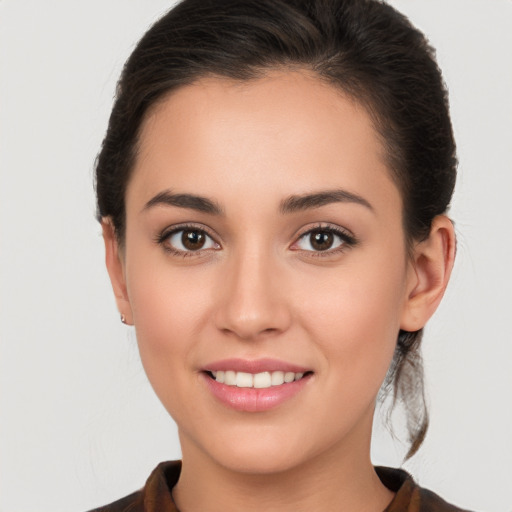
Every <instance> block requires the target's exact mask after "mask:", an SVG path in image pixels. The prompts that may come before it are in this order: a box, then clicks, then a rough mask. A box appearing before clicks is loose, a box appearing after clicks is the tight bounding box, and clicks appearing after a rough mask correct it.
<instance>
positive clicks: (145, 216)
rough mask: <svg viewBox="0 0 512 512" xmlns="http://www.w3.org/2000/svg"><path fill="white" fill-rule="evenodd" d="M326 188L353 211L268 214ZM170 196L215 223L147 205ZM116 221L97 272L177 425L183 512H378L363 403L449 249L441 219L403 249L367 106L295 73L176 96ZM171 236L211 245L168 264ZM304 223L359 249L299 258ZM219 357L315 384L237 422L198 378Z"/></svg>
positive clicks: (220, 83)
mask: <svg viewBox="0 0 512 512" xmlns="http://www.w3.org/2000/svg"><path fill="white" fill-rule="evenodd" d="M327 190H343V191H345V192H348V193H350V194H353V195H356V196H357V197H359V198H362V199H363V200H364V201H363V202H366V203H368V204H361V201H359V202H357V201H353V200H343V201H330V202H328V204H323V205H321V206H316V207H309V208H305V209H300V210H297V211H289V212H286V213H283V212H282V204H283V202H284V201H286V200H287V199H288V198H290V196H303V195H305V194H311V193H318V192H323V191H327ZM169 191H171V192H172V193H174V194H194V195H198V196H204V197H206V198H208V199H210V200H211V201H213V202H214V203H215V205H217V206H218V207H219V208H220V209H221V210H222V214H220V215H217V214H212V213H208V212H204V211H198V210H196V209H193V208H189V207H182V206H175V205H170V204H161V203H158V204H154V205H153V206H150V207H147V206H146V205H147V203H148V202H149V201H150V200H151V199H152V198H154V197H155V196H158V194H161V193H162V192H169ZM126 221H127V222H126V239H125V241H124V244H123V247H122V248H120V247H119V245H118V242H117V240H116V238H115V236H114V234H113V229H112V226H111V223H110V221H109V219H104V221H103V230H104V238H105V244H106V260H107V267H108V270H109V274H110V277H111V280H112V284H113V288H114V293H115V295H116V298H117V303H118V307H119V310H120V312H121V313H122V314H123V315H124V316H125V317H126V320H127V322H128V323H129V324H133V325H134V326H135V329H136V333H137V340H138V344H139V350H140V354H141V358H142V362H143V365H144V367H145V370H146V372H147V375H148V378H149V380H150V382H151V384H152V386H153V388H154V389H155V392H156V393H157V395H158V396H159V398H160V400H161V401H162V403H163V404H164V406H165V407H166V409H167V410H168V411H169V413H170V414H171V416H172V417H173V418H174V419H175V421H176V423H177V425H178V430H179V435H180V441H181V445H182V451H183V471H182V475H181V477H180V480H179V482H178V484H177V486H176V487H175V488H174V490H173V496H174V499H175V501H176V503H177V505H178V507H179V508H180V510H181V511H182V512H188V511H198V510H201V511H216V510H219V511H222V512H226V511H231V510H233V511H235V510H267V511H272V510H279V511H281V512H282V511H283V510H284V511H286V510H294V511H297V510H351V511H353V510H360V511H366V510H367V511H382V510H383V509H384V508H385V507H386V506H387V504H388V503H389V502H390V501H391V499H392V497H393V494H392V493H391V492H390V491H389V490H388V489H387V488H385V487H384V486H383V485H382V483H381V482H380V480H379V479H378V477H377V475H376V474H375V472H374V469H373V466H372V464H371V461H370V456H369V453H370V437H371V426H372V418H373V413H374V406H375V400H376V396H377V393H378V391H379V388H380V386H381V383H382V381H383V379H384V377H385V375H386V372H387V369H388V367H389V365H390V362H391V360H392V357H393V352H394V348H395V343H396V338H397V334H398V331H399V329H400V328H402V329H406V330H411V331H412V330H417V329H419V328H421V327H423V326H424V324H425V322H426V321H427V320H428V318H429V317H430V316H431V315H432V313H433V312H434V310H435V309H436V307H437V305H438V303H439V301H440V300H441V297H442V295H443V292H444V289H445V287H446V284H447V281H448V278H449V274H450V271H451V267H452V264H453V256H454V246H455V244H454V234H453V228H452V224H451V222H450V221H449V220H448V219H447V218H446V217H444V216H440V217H437V218H436V219H435V220H434V223H433V226H432V232H431V235H430V237H429V238H428V239H427V240H426V241H423V242H421V243H416V244H414V247H413V250H412V256H410V255H409V254H408V252H407V250H406V246H405V235H404V232H403V227H402V225H403V224H402V200H401V197H400V193H399V191H398V189H397V187H396V186H395V184H394V182H393V180H392V179H391V176H390V171H389V169H388V167H387V163H386V158H385V154H384V150H383V147H382V145H381V142H380V140H379V137H378V135H377V133H376V131H375V130H374V127H373V125H372V123H371V120H370V118H369V116H368V114H367V113H366V111H365V110H364V109H363V108H362V107H361V106H360V105H358V104H357V103H356V102H354V101H353V100H351V99H350V98H348V97H347V96H345V95H344V94H342V93H341V92H340V91H338V90H337V89H335V88H333V87H332V86H329V85H326V84H324V83H322V82H321V81H320V80H318V79H317V78H315V77H314V76H312V75H311V74H309V73H307V72H298V71H295V72H291V71H275V72H272V73H268V74H267V75H266V76H265V77H263V78H260V79H258V80H254V81H250V82H246V83H235V82H232V81H229V80H225V79H220V78H208V79H203V80H200V81H198V82H197V83H195V84H193V85H190V86H187V87H184V88H182V89H180V90H178V91H176V92H174V93H173V94H171V95H169V96H168V97H166V98H165V99H164V100H163V101H161V102H160V103H159V104H158V105H156V106H154V107H153V109H152V110H151V112H150V113H149V114H148V116H147V118H146V119H145V122H144V125H143V130H142V132H141V137H140V147H139V154H138V157H137V161H136V165H135V168H134V172H133V175H132V178H131V180H130V182H129V184H128V188H127V193H126ZM183 223H186V224H187V225H190V224H192V225H193V227H194V228H195V229H200V230H204V232H205V233H207V234H208V237H209V238H207V239H206V240H207V243H206V245H205V246H204V248H203V249H201V250H198V251H189V252H186V253H183V252H182V253H179V254H176V253H172V252H170V251H169V248H171V249H172V248H174V249H175V250H176V248H179V247H180V246H179V240H180V235H181V233H180V234H179V235H177V236H175V237H173V238H170V237H167V238H165V237H162V233H164V234H166V233H167V232H168V231H169V229H172V227H173V226H180V225H182V224H183ZM319 227H320V228H321V229H326V228H329V227H334V228H336V229H340V230H342V231H343V232H348V233H350V237H352V238H353V239H355V240H356V242H355V243H349V242H347V241H346V240H343V239H342V238H339V237H338V236H337V235H336V236H334V238H333V240H334V244H333V248H332V249H328V250H325V251H319V250H314V247H313V246H312V245H311V244H310V237H309V235H307V234H306V233H307V232H308V231H309V230H311V229H314V228H316V229H318V228H319ZM162 238H164V240H162ZM158 239H159V240H160V241H157V240H158ZM233 357H237V358H242V359H249V360H253V359H259V358H262V357H272V358H277V359H280V360H283V361H287V362H290V363H294V364H297V365H300V366H304V367H307V368H308V369H310V370H311V371H312V372H313V374H312V375H311V376H310V378H309V380H308V382H307V383H306V385H305V386H304V387H303V389H302V390H301V391H300V392H299V393H298V394H297V395H295V396H294V397H292V398H291V399H290V400H288V401H286V402H285V403H283V404H281V405H280V406H279V407H277V408H274V409H271V410H269V411H265V412H257V413H251V412H243V411H235V410H233V409H231V408H229V407H227V406H225V405H224V404H222V403H220V402H219V401H218V400H217V399H216V398H215V397H213V395H212V394H211V393H210V392H209V391H208V389H207V387H206V386H205V381H204V378H205V375H204V373H203V372H202V370H203V369H204V367H205V365H208V363H211V362H213V361H218V360H220V359H225V358H233Z"/></svg>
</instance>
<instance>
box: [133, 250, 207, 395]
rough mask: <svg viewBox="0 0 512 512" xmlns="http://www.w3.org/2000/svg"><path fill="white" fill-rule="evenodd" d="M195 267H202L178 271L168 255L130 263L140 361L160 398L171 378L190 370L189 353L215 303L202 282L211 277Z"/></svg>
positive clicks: (134, 318)
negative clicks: (194, 272) (211, 305)
mask: <svg viewBox="0 0 512 512" xmlns="http://www.w3.org/2000/svg"><path fill="white" fill-rule="evenodd" d="M134 260H135V261H137V260H136V259H135V258H134ZM191 270H192V272H193V271H194V270H197V268H196V269H186V270H185V271H183V270H181V271H180V270H176V269H173V268H171V267H170V265H168V264H166V262H165V257H164V258H161V257H160V258H155V259H154V261H151V264H144V265H137V264H133V265H132V266H131V268H130V267H129V266H128V267H127V271H128V275H129V276H130V280H129V282H128V294H129V297H130V304H131V308H132V313H133V320H134V324H135V326H136V333H137V342H138V346H139V352H140V356H141V360H142V363H143V365H144V368H145V370H146V373H147V375H148V378H149V380H150V382H151V384H152V385H153V387H154V388H155V391H156V392H157V394H158V395H159V396H160V398H161V399H164V397H163V396H162V394H166V393H167V391H166V390H168V389H169V386H168V382H169V378H170V376H173V377H172V378H173V379H179V378H180V375H181V373H180V372H179V371H177V370H181V369H183V368H184V367H186V368H190V366H191V357H190V354H192V352H193V349H194V346H195V343H196V340H197V339H199V336H198V333H199V331H200V330H201V329H202V325H203V323H204V319H205V317H207V315H206V314H205V310H207V309H208V307H209V304H210V302H211V299H210V296H211V294H210V290H208V289H207V288H206V287H205V286H200V284H201V283H204V282H207V280H205V279H202V278H201V276H195V277H192V276H191V275H190V271H191ZM163 401H164V403H165V402H166V400H165V399H164V400H163ZM167 401H168V400H167Z"/></svg>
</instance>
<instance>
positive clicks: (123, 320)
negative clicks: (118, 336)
mask: <svg viewBox="0 0 512 512" xmlns="http://www.w3.org/2000/svg"><path fill="white" fill-rule="evenodd" d="M121 322H123V324H125V325H126V317H125V316H124V315H123V314H121Z"/></svg>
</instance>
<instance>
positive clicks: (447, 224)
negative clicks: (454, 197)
mask: <svg viewBox="0 0 512 512" xmlns="http://www.w3.org/2000/svg"><path fill="white" fill-rule="evenodd" d="M455 245H456V244H455V231H454V228H453V223H452V221H451V220H450V219H449V218H448V217H447V216H446V215H439V216H437V217H436V218H435V219H434V220H433V222H432V227H431V230H430V235H429V237H428V238H427V239H426V240H423V241H421V242H418V244H417V245H416V246H415V248H414V253H413V256H412V260H411V263H410V265H411V269H410V278H409V279H408V284H407V286H408V289H407V296H406V299H405V300H406V302H405V307H404V310H403V314H402V320H401V325H400V328H401V329H402V330H404V331H410V332H413V331H417V330H419V329H421V328H423V327H424V326H425V324H426V323H427V321H428V319H429V318H430V317H431V316H432V315H433V314H434V312H435V310H436V309H437V307H438V305H439V303H440V302H441V299H442V297H443V295H444V292H445V290H446V287H447V285H448V281H449V279H450V275H451V271H452V268H453V262H454V259H455Z"/></svg>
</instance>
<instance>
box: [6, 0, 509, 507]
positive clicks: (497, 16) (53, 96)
mask: <svg viewBox="0 0 512 512" xmlns="http://www.w3.org/2000/svg"><path fill="white" fill-rule="evenodd" d="M392 3H393V4H394V5H396V6H397V7H398V8H400V9H401V10H402V11H403V12H405V13H406V14H408V15H409V16H410V18H411V19H412V21H413V22H414V23H415V24H417V26H419V27H420V28H421V29H422V30H424V31H425V32H426V34H427V35H428V36H429V38H430V39H431V41H432V43H433V45H434V46H435V47H436V48H437V49H438V58H439V62H440V64H441V67H442V68H443V69H444V72H445V79H446V82H447V84H448V87H449V90H450V95H451V103H452V115H453V123H454V128H455V133H456V138H457V141H458V146H459V156H460V168H459V169H460V171H459V172H460V175H459V181H458V185H457V189H456V194H455V199H454V202H453V209H452V216H453V218H454V219H455V220H456V225H457V232H458V237H459V249H458V255H457V262H456V269H455V272H454V275H453V279H452V283H451V285H450V287H449V290H448V292H447V296H446V298H445V301H444V303H443V305H442V307H441V309H440V311H439V312H438V313H437V314H436V316H435V318H434V320H433V321H432V323H431V325H430V326H429V328H428V330H427V336H426V339H425V344H424V353H425V359H426V367H427V381H428V395H429V401H430V404H431V419H432V424H431V429H430V432H429V434H428V437H427V441H426V443H425V445H424V447H423V448H422V450H421V451H420V453H419V454H418V455H417V456H416V457H415V458H414V459H413V460H412V461H411V462H410V463H408V464H406V467H407V468H408V469H409V470H410V471H411V472H412V473H413V474H414V476H415V477H416V478H417V479H418V480H419V482H420V483H421V484H422V485H425V486H427V487H430V488H432V489H433V490H435V491H436V492H438V493H440V494H441V495H443V496H444V497H445V499H447V500H449V501H453V502H454V503H456V504H458V505H460V506H464V507H468V508H472V509H476V510H487V511H511V510H512V497H511V495H510V489H511V486H512V403H511V402H512V399H511V396H512V327H511V325H512V322H511V317H512V264H511V263H512V213H511V198H512V178H511V175H512V170H511V168H512V149H511V148H512V65H511V63H512V2H511V1H509V0H400V1H399V0H395V1H393V2H392ZM170 4H171V2H169V1H164V0H108V1H105V0H89V1H87V2H77V1H69V0H44V1H43V0H0V170H1V178H0V215H1V217H0V218H1V232H0V244H1V253H0V257H1V261H0V278H1V281H0V286H1V288H0V300H1V303H0V335H1V346H0V379H1V380H0V385H1V388H0V393H1V395H0V397H1V402H0V407H1V409H0V429H1V431H0V434H1V435H0V511H1V512H8V511H9V512H29V511H30V512H35V511H37V512H44V511H48V512H50V511H51V512H59V511H72V510H76V511H79V510H86V509H88V508H90V507H93V506H95V505H100V504H104V503H106V502H109V501H112V500H114V499H116V498H118V497H121V496H122V495H124V494H127V493H129V492H132V491H134V490H135V489H137V488H139V487H140V486H141V485H142V484H143V483H144V481H145V479H146V477H147V476H148V474H149V472H150V471H151V469H152V468H153V467H154V466H155V465H156V463H157V462H159V461H161V460H165V459H169V458H177V457H179V447H178V442H177V438H176V429H175V426H174V424H173V423H172V421H171V420H170V419H169V418H168V417H167V414H166V413H165V412H164V410H163V408H162V406H161V405H160V404H159V403H158V402H157V399H156V398H155V397H154V396H153V393H152V391H151V389H150V388H149V385H148V384H147V382H146V378H145V376H144V373H143V371H142V369H141V366H140V363H139V361H138V353H137V348H136V343H135V339H134V337H133V334H132V333H131V330H130V329H129V328H126V327H124V326H123V325H121V323H120V322H119V319H118V314H117V311H116V308H115V305H114V301H113V297H112V294H111V291H110V287H109V286H110V285H109V283H108V280H107V274H106V272H105V270H104V267H103V247H102V241H101V238H100V230H99V226H98V225H97V223H96V222H95V221H94V198H93V192H92V185H91V183H92V167H93V161H94V158H95V155H96V153H97V150H98V148H99V145H100V142H101V139H102V136H103V134H104V131H105V127H106V123H107V118H108V115H109V109H110V106H111V100H112V96H113V91H114V86H115V81H116V79H117V76H118V74H119V71H120V69H121V66H122V63H123V62H124V60H125V59H126V57H127V56H128V55H129V53H130V51H131V49H132V48H133V45H134V44H135V42H136V41H137V39H138V38H139V37H140V36H141V35H142V33H143V32H144V31H145V29H146V28H147V27H148V26H149V24H150V23H151V22H152V21H154V20H155V19H156V18H157V17H158V16H159V15H160V14H161V13H163V12H164V11H165V10H166V9H167V8H168V7H169V6H170ZM373 452H374V462H376V463H381V464H388V465H396V464H399V463H400V460H401V457H402V456H403V453H404V452H403V448H401V447H400V445H399V444H398V445H393V444H392V442H391V441H390V439H389V436H387V435H386V434H385V433H384V431H383V430H382V429H380V428H379V429H378V430H377V433H376V442H375V445H374V450H373Z"/></svg>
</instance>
